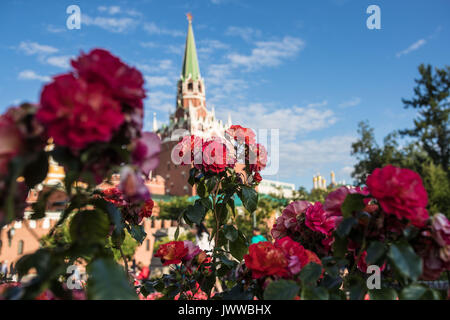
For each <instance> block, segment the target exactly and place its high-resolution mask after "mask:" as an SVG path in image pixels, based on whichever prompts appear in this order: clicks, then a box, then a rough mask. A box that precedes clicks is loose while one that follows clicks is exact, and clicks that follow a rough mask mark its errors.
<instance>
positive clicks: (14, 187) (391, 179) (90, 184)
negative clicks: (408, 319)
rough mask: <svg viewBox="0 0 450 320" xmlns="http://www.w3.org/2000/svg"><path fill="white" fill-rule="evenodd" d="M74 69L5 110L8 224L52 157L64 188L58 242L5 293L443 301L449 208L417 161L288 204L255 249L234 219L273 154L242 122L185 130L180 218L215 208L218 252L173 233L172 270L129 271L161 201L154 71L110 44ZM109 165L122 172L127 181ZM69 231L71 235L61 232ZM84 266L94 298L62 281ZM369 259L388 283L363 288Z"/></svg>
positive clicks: (0, 164)
mask: <svg viewBox="0 0 450 320" xmlns="http://www.w3.org/2000/svg"><path fill="white" fill-rule="evenodd" d="M72 66H73V70H72V71H70V72H69V73H67V74H63V75H59V76H56V77H54V78H53V79H52V80H51V82H50V83H49V84H47V85H45V86H44V89H43V90H42V93H41V99H40V103H39V104H37V105H32V104H22V105H21V106H19V107H16V108H11V109H9V110H8V111H7V112H6V113H5V114H4V115H1V116H0V227H3V226H4V225H6V224H8V223H10V222H12V221H14V220H20V219H22V218H23V213H24V210H25V206H26V203H25V198H26V195H27V193H28V191H29V190H30V189H31V188H33V187H35V186H36V185H38V184H40V183H41V182H42V181H44V179H45V178H46V176H47V173H48V172H47V171H48V162H49V158H50V157H51V158H52V159H54V160H56V161H57V162H58V163H59V164H60V165H62V166H63V167H64V169H65V172H66V174H65V180H64V186H62V187H63V188H64V191H65V192H66V194H67V205H66V206H65V208H64V210H63V212H62V214H61V217H60V220H59V221H58V223H57V224H56V226H55V227H53V228H52V229H51V230H50V234H49V237H51V238H52V239H53V241H52V243H51V245H44V246H43V247H42V248H40V249H38V250H37V251H36V252H34V253H31V254H27V255H25V256H23V257H22V258H21V259H20V260H19V261H18V262H17V264H16V267H17V270H18V275H19V278H20V279H21V278H22V277H23V276H25V275H26V274H28V273H29V272H30V271H31V270H36V272H37V273H36V276H35V277H34V278H33V281H30V282H27V283H19V284H17V285H16V284H11V285H9V284H8V285H2V286H0V294H1V297H2V299H12V298H17V297H20V298H22V299H78V298H88V299H137V298H138V297H139V298H140V299H211V298H213V297H214V299H236V298H238V299H249V300H251V299H296V300H298V299H301V300H305V299H344V300H345V299H364V298H365V297H367V295H368V297H369V298H370V299H380V298H381V299H397V298H399V299H410V298H413V299H438V298H446V297H447V295H444V294H443V293H442V292H439V291H437V290H434V289H430V288H429V287H427V286H426V285H424V284H423V283H422V282H419V281H421V280H434V279H438V278H439V277H441V275H442V274H443V272H445V271H448V270H450V223H449V221H448V219H447V218H446V217H445V216H444V215H442V214H436V215H434V216H433V217H432V218H430V215H429V213H428V211H427V202H428V196H427V193H426V191H425V189H424V187H423V183H422V180H421V178H420V176H419V175H418V174H417V173H415V172H413V171H411V170H408V169H402V168H398V167H394V166H390V165H389V166H386V167H384V168H379V169H376V170H374V172H373V173H372V174H371V175H369V176H368V178H367V181H366V187H364V188H362V189H361V188H350V187H345V186H342V187H339V188H337V189H336V190H334V191H332V192H330V193H329V194H328V196H327V197H326V199H325V201H324V203H321V202H316V203H310V202H307V201H295V202H292V203H290V204H289V205H288V206H287V207H286V208H285V209H284V210H283V212H282V214H281V216H279V217H278V218H277V220H276V223H275V224H274V225H273V228H272V230H271V234H272V236H273V238H274V241H273V242H270V241H266V242H259V243H256V244H252V245H250V246H249V243H248V240H247V238H246V236H245V234H244V233H243V232H242V230H239V228H238V227H237V225H238V224H237V223H236V214H237V210H236V204H235V197H236V196H237V197H239V198H240V200H241V202H242V204H243V207H244V208H245V211H246V213H245V214H248V213H250V214H252V213H253V212H255V210H256V209H257V204H258V193H257V191H256V187H257V186H258V184H259V182H260V181H261V180H262V177H261V171H262V170H263V169H264V168H265V166H266V165H267V161H268V157H267V151H266V149H265V147H264V146H262V145H260V144H258V143H256V135H255V134H254V132H253V131H252V130H251V129H248V128H244V127H242V126H237V125H235V126H231V127H230V128H229V130H227V132H226V134H225V137H224V138H223V139H222V138H220V139H219V138H211V139H206V140H204V139H202V138H200V137H196V136H187V137H183V138H182V139H181V140H180V141H179V143H178V144H177V145H176V146H175V148H174V149H173V152H172V156H174V155H175V156H176V157H177V159H178V160H179V159H181V161H179V162H178V163H177V164H180V165H186V166H189V167H190V170H189V176H188V183H189V184H190V185H191V186H192V187H193V188H195V190H196V192H197V194H198V196H199V197H198V198H197V199H196V200H195V202H194V203H193V204H191V205H189V206H188V207H187V208H186V209H185V210H184V211H182V212H180V213H179V217H178V222H179V223H178V226H180V225H181V224H188V225H191V226H193V225H198V224H201V223H202V222H203V221H205V219H206V217H207V216H211V217H212V219H211V221H212V226H211V227H212V234H211V237H210V239H209V240H210V241H211V244H213V246H212V249H211V250H207V251H205V250H201V249H200V248H199V247H198V246H197V245H195V244H194V243H192V242H191V241H188V240H186V241H178V236H179V229H177V231H176V232H175V240H174V241H171V242H169V243H165V244H161V245H160V247H159V248H158V250H157V252H156V254H155V257H158V258H160V259H161V261H162V263H163V264H164V265H165V266H167V267H168V268H169V273H168V274H165V275H164V276H163V277H160V278H152V279H150V280H148V279H147V280H139V281H138V280H137V279H133V278H132V276H131V275H130V274H129V272H128V261H127V257H126V256H125V255H124V254H123V250H122V245H123V243H124V239H125V236H126V235H127V233H128V234H129V235H130V236H131V237H133V238H134V239H135V240H136V241H137V242H140V243H142V241H143V240H144V239H145V237H146V234H145V231H144V229H143V226H142V221H143V219H145V218H148V217H150V216H151V215H152V211H153V207H154V202H153V200H152V199H151V195H150V193H149V191H148V188H147V187H146V185H145V183H144V182H145V178H146V177H147V176H148V175H149V172H150V171H151V170H153V169H155V168H156V167H157V165H158V162H159V159H158V154H159V152H160V150H161V146H160V141H159V138H158V137H157V136H156V135H155V134H153V133H149V132H143V129H142V123H143V101H142V100H143V99H144V98H145V90H144V87H143V84H144V80H143V77H142V75H141V73H140V72H139V71H138V70H137V69H135V68H132V67H130V66H128V65H126V64H125V63H124V62H122V61H121V60H120V59H119V58H118V57H115V56H113V55H112V54H111V53H109V52H108V51H106V50H102V49H95V50H92V51H91V52H89V53H87V54H84V53H82V54H81V55H80V57H78V58H77V59H75V60H73V61H72ZM113 174H120V183H119V184H118V185H117V186H114V185H112V184H110V180H111V179H110V178H111V176H112V175H113ZM100 183H101V184H100ZM99 184H100V185H101V186H103V187H102V188H100V187H99ZM105 186H107V187H105ZM54 191H55V188H50V189H49V190H46V191H45V192H42V193H41V195H40V196H39V198H38V200H37V202H36V203H35V204H33V205H32V210H33V212H32V214H31V216H30V219H40V218H43V217H44V216H45V208H46V207H47V201H48V198H49V196H50V195H51V194H52V192H54ZM64 226H67V228H68V229H69V235H70V237H69V238H70V239H67V237H64V236H60V235H59V234H58V232H59V230H60V228H63V227H64ZM114 250H116V251H119V252H120V254H121V260H122V263H123V265H124V266H121V265H119V264H118V263H117V262H116V261H115V260H114V258H113V257H114V252H115V251H114ZM43 261H45V263H42V262H43ZM74 263H82V264H85V265H86V271H87V275H88V281H87V282H86V283H85V285H84V291H83V293H85V294H81V295H73V292H72V294H70V293H68V292H67V288H66V287H65V283H66V282H65V281H66V280H67V274H66V273H65V271H66V270H67V267H68V266H70V265H72V264H74ZM370 265H377V266H379V267H380V272H381V280H382V281H381V282H382V288H381V289H378V291H377V290H374V289H370V290H369V288H368V287H367V283H366V281H367V280H369V279H368V278H369V275H370V274H367V271H368V270H369V266H370ZM123 267H125V271H124V270H123V269H124V268H123ZM111 278H114V279H115V281H110V279H111Z"/></svg>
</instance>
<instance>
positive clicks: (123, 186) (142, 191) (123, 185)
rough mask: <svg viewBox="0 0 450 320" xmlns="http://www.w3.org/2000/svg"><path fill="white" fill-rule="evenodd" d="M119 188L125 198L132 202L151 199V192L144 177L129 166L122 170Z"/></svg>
mask: <svg viewBox="0 0 450 320" xmlns="http://www.w3.org/2000/svg"><path fill="white" fill-rule="evenodd" d="M119 190H120V191H121V192H122V193H123V196H124V199H125V200H127V201H129V202H132V203H133V202H144V201H147V200H149V199H150V192H149V191H148V188H147V186H146V185H145V183H144V179H142V177H141V175H140V174H139V173H137V172H136V171H134V170H133V169H132V168H131V167H129V166H125V167H123V168H122V170H120V184H119Z"/></svg>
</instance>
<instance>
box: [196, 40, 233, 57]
mask: <svg viewBox="0 0 450 320" xmlns="http://www.w3.org/2000/svg"><path fill="white" fill-rule="evenodd" d="M197 47H198V49H197V51H198V52H199V53H203V54H210V53H212V52H214V51H216V50H226V49H228V48H229V45H227V44H226V43H223V42H221V41H219V40H211V39H210V40H202V41H200V42H199V43H198V45H197Z"/></svg>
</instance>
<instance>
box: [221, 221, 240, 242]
mask: <svg viewBox="0 0 450 320" xmlns="http://www.w3.org/2000/svg"><path fill="white" fill-rule="evenodd" d="M223 233H224V235H225V238H227V240H230V241H231V242H233V241H236V239H237V238H238V231H237V230H236V228H235V227H234V226H232V225H226V226H224V227H223Z"/></svg>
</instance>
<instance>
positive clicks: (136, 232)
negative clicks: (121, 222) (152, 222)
mask: <svg viewBox="0 0 450 320" xmlns="http://www.w3.org/2000/svg"><path fill="white" fill-rule="evenodd" d="M129 232H130V235H131V236H132V237H133V238H134V239H135V240H136V241H137V242H139V243H140V244H142V242H143V241H144V239H145V237H146V236H147V233H146V232H145V230H144V226H143V225H131V226H130V230H129Z"/></svg>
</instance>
